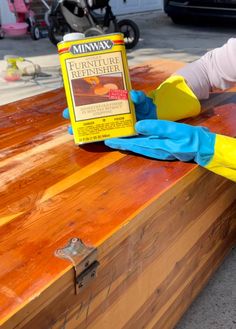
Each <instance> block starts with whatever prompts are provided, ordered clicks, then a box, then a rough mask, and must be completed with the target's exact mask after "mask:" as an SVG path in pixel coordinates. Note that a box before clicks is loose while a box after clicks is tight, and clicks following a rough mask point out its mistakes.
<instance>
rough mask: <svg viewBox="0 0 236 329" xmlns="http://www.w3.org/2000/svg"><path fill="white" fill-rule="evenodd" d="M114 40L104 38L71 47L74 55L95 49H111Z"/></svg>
mask: <svg viewBox="0 0 236 329" xmlns="http://www.w3.org/2000/svg"><path fill="white" fill-rule="evenodd" d="M112 47H113V42H112V41H111V40H102V41H95V42H88V43H81V44H77V45H73V46H71V47H70V52H71V53H72V54H73V55H77V54H84V53H92V52H94V51H104V50H108V49H111V48H112Z"/></svg>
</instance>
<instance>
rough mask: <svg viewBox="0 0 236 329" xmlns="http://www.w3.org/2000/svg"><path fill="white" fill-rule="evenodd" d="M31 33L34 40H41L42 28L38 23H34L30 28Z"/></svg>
mask: <svg viewBox="0 0 236 329" xmlns="http://www.w3.org/2000/svg"><path fill="white" fill-rule="evenodd" d="M30 35H31V38H32V39H33V40H39V39H40V29H39V27H38V26H37V25H34V26H32V27H31V29H30Z"/></svg>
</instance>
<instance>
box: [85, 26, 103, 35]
mask: <svg viewBox="0 0 236 329" xmlns="http://www.w3.org/2000/svg"><path fill="white" fill-rule="evenodd" d="M84 34H85V36H86V37H93V36H96V35H102V34H104V31H103V30H102V29H101V28H99V27H91V28H90V29H87V30H86V31H85V32H84Z"/></svg>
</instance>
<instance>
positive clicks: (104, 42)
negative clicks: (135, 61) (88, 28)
mask: <svg viewBox="0 0 236 329" xmlns="http://www.w3.org/2000/svg"><path fill="white" fill-rule="evenodd" d="M58 52H59V56H60V63H61V68H62V75H63V81H64V86H65V91H66V98H67V104H68V108H69V113H70V119H71V124H72V129H73V134H74V140H75V143H76V144H85V143H91V142H97V141H103V140H105V139H108V138H113V137H125V136H132V135H135V134H136V133H135V129H134V124H135V121H136V118H135V110H134V105H133V103H132V101H131V100H130V97H129V90H130V89H131V82H130V77H129V70H128V63H127V58H126V50H125V44H124V39H123V35H122V34H121V33H114V34H107V35H100V36H94V37H88V38H85V37H84V34H82V33H70V34H67V35H65V36H64V39H63V41H62V42H60V43H58Z"/></svg>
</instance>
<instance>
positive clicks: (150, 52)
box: [0, 11, 236, 329]
mask: <svg viewBox="0 0 236 329" xmlns="http://www.w3.org/2000/svg"><path fill="white" fill-rule="evenodd" d="M132 19H133V20H135V22H136V23H137V24H138V26H139V28H140V33H141V38H140V42H139V44H138V45H137V47H136V48H135V49H133V50H131V51H129V52H128V60H129V65H135V64H139V63H143V62H144V61H146V60H151V59H157V58H158V57H159V58H168V59H175V60H180V61H185V62H190V61H193V60H195V59H197V58H199V56H201V55H203V54H204V53H205V52H206V51H208V50H210V49H213V48H215V47H218V46H221V45H222V44H223V43H225V42H226V41H227V40H228V39H229V38H230V37H233V36H235V30H236V28H233V27H232V28H230V27H226V26H225V27H224V26H222V25H219V26H218V27H216V26H190V25H189V26H177V25H174V24H173V23H172V22H171V20H170V19H169V18H168V17H167V16H166V15H165V14H164V13H162V12H161V11H154V12H147V13H142V14H137V15H132ZM7 54H12V55H19V56H23V57H26V58H28V59H30V60H32V61H33V62H34V63H37V64H39V65H41V67H42V70H43V72H46V73H49V74H50V75H51V76H50V77H48V78H39V79H37V80H36V81H32V80H30V79H29V78H24V80H23V81H19V82H15V83H13V82H11V83H10V82H9V83H7V82H5V81H4V80H3V79H2V78H1V77H0V104H4V103H8V102H10V101H14V100H17V99H20V98H24V97H27V96H29V95H33V94H37V93H41V92H45V91H47V90H50V89H53V88H57V87H59V86H61V85H62V82H61V77H60V74H59V72H60V71H59V62H58V55H57V50H56V48H55V47H54V46H52V45H51V44H50V42H49V41H48V40H47V39H41V40H39V41H32V40H31V39H30V37H29V36H26V37H23V38H18V39H13V38H5V39H4V40H0V76H1V75H2V74H3V73H2V71H3V70H4V67H5V63H4V61H3V57H4V55H7ZM235 273H236V250H233V251H232V252H231V254H230V255H229V256H228V257H227V258H226V260H225V262H224V263H223V264H222V266H221V267H220V268H219V270H218V271H217V273H216V274H215V275H214V277H213V278H212V279H211V280H210V282H209V284H208V285H207V286H206V288H205V289H204V290H203V292H202V293H201V294H200V295H199V297H198V298H197V299H196V301H195V302H194V303H193V304H192V306H191V307H190V309H189V310H188V311H187V313H186V314H185V315H184V317H183V318H182V320H181V322H180V323H179V325H178V326H177V329H235V328H236V274H235ZM137 329H138V328H137Z"/></svg>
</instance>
